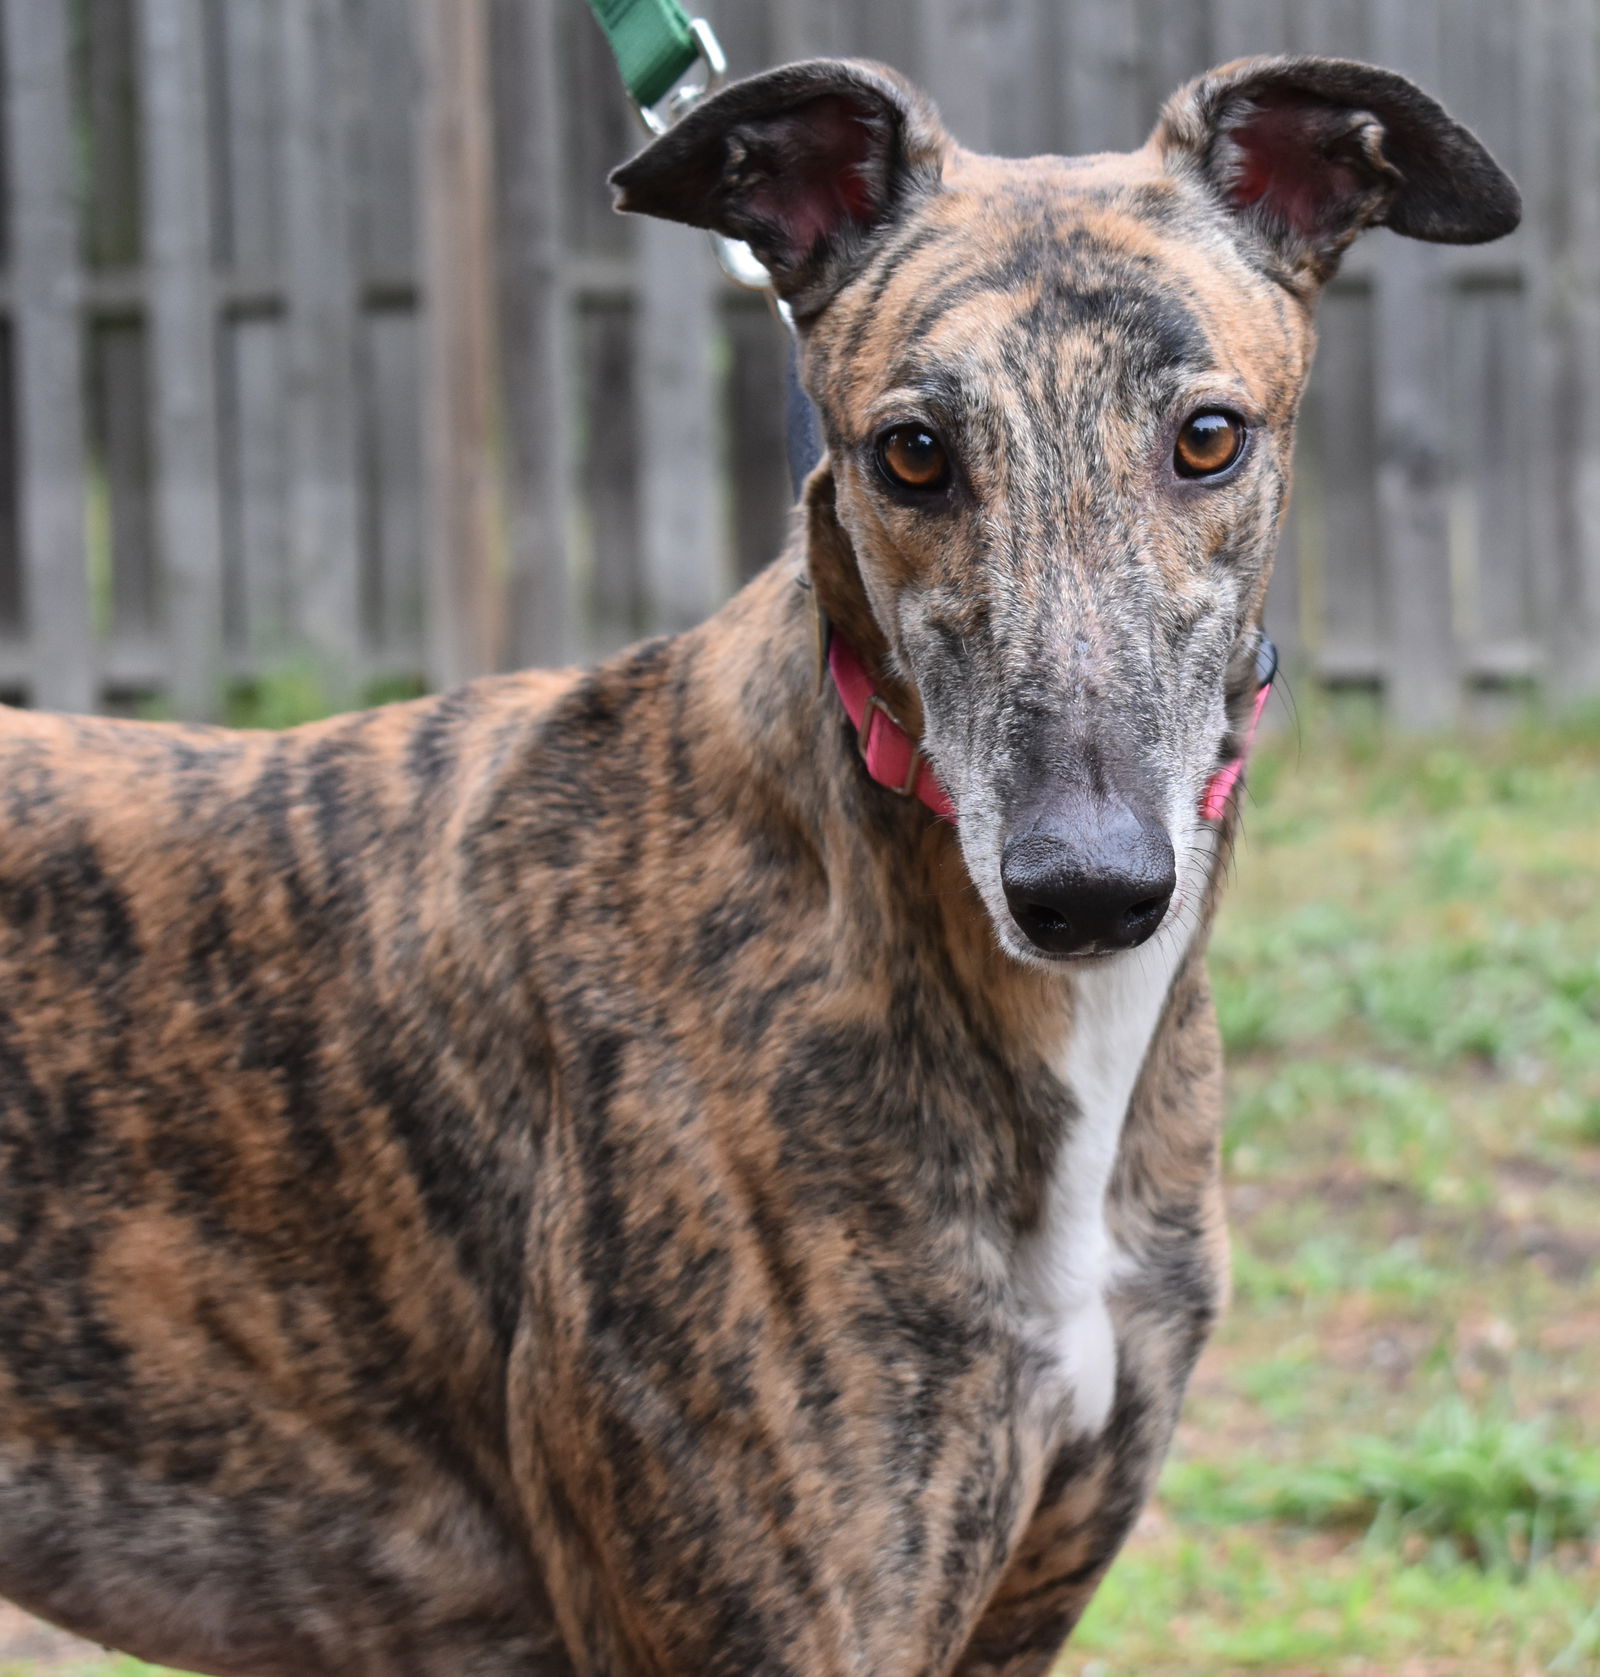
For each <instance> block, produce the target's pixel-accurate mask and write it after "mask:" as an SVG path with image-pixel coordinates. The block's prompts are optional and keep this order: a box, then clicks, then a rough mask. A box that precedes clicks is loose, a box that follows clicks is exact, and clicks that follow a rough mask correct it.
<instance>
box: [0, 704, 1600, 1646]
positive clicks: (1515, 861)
mask: <svg viewBox="0 0 1600 1677" xmlns="http://www.w3.org/2000/svg"><path fill="white" fill-rule="evenodd" d="M315 698H316V695H315V694H314V693H310V694H309V695H308V694H307V692H304V691H297V690H296V688H295V682H294V681H293V680H291V679H290V678H289V677H287V676H286V677H284V678H283V679H282V680H281V681H279V682H278V683H277V686H276V688H275V689H274V691H272V692H268V693H266V694H261V695H258V696H257V700H256V708H255V709H254V710H253V711H249V712H245V713H240V712H236V715H235V719H236V720H241V721H245V720H250V721H267V720H273V719H277V718H282V719H285V720H288V719H298V715H299V713H300V711H301V710H303V709H305V708H309V707H312V706H314V704H315ZM1235 874H1236V877H1235V881H1234V884H1233V888H1232V890H1231V893H1230V896H1229V898H1228V901H1227V903H1226V905H1225V907H1224V910H1223V915H1222V919H1221V922H1220V924H1219V927H1218V930H1217V934H1216V937H1215V940H1214V945H1213V958H1212V968H1213V973H1214V976H1215V980H1216V989H1217V995H1218V1002H1219V1009H1220V1013H1221V1018H1222V1024H1223V1030H1224V1033H1225V1037H1226V1040H1227V1046H1228V1054H1229V1078H1230V1087H1231V1094H1230V1113H1231V1116H1230V1121H1229V1128H1228V1134H1227V1138H1226V1143H1225V1149H1224V1156H1225V1165H1226V1171H1227V1177H1228V1182H1229V1192H1230V1199H1231V1214H1232V1223H1233V1230H1234V1279H1235V1296H1234V1303H1233V1307H1232V1311H1231V1314H1230V1315H1229V1317H1228V1319H1227V1321H1226V1322H1225V1323H1224V1325H1223V1327H1222V1329H1221V1331H1220V1332H1219V1334H1218V1336H1217V1340H1216V1342H1215V1344H1214V1345H1213V1347H1212V1348H1211V1350H1210V1351H1208V1353H1207V1355H1206V1356H1205V1358H1204V1359H1203V1360H1202V1363H1201V1365H1200V1368H1199V1370H1198V1371H1197V1373H1196V1377H1195V1380H1194V1383H1193V1386H1192V1388H1191V1392H1190V1396H1189V1401H1188V1403H1187V1405H1186V1408H1185V1413H1184V1419H1183V1421H1182V1423H1181V1425H1180V1428H1179V1435H1178V1439H1177V1442H1176V1445H1175V1449H1174V1452H1173V1458H1172V1461H1171V1463H1170V1464H1169V1466H1168V1469H1167V1472H1166V1474H1165V1475H1164V1477H1163V1480H1162V1483H1161V1487H1160V1491H1159V1493H1158V1496H1157V1498H1156V1500H1155V1502H1154V1504H1153V1505H1152V1508H1151V1510H1150V1512H1149V1514H1148V1515H1147V1516H1146V1518H1145V1519H1144V1521H1142V1522H1141V1525H1140V1528H1139V1530H1138V1532H1137V1533H1136V1534H1135V1536H1134V1538H1133V1539H1132V1541H1131V1542H1130V1544H1129V1546H1128V1549H1127V1551H1126V1553H1125V1554H1124V1555H1123V1556H1122V1558H1121V1559H1120V1560H1119V1561H1118V1562H1117V1564H1116V1565H1115V1566H1114V1567H1113V1568H1112V1571H1111V1574H1110V1576H1109V1578H1108V1579H1107V1581H1106V1583H1105V1585H1104V1586H1103V1588H1102V1589H1101V1591H1100V1594H1099V1595H1098V1596H1097V1598H1096V1599H1095V1602H1094V1604H1093V1606H1092V1607H1091V1608H1090V1611H1089V1613H1088V1616H1087V1617H1086V1619H1085V1621H1084V1623H1083V1625H1082V1626H1081V1627H1080V1630H1079V1633H1078V1635H1077V1636H1076V1637H1075V1638H1074V1640H1073V1642H1072V1644H1071V1645H1070V1648H1069V1651H1068V1652H1067V1653H1066V1654H1065V1655H1064V1656H1063V1659H1062V1661H1061V1662H1060V1665H1059V1667H1058V1672H1059V1674H1060V1677H1135V1674H1137V1677H1193V1674H1195V1673H1204V1674H1205V1677H1214V1674H1217V1673H1228V1672H1240V1673H1246V1672H1248V1673H1279V1674H1281V1677H1491V1674H1493V1677H1531V1674H1535V1673H1549V1674H1550V1677H1600V1216H1597V1209H1600V717H1597V718H1595V719H1593V720H1592V721H1591V722H1589V723H1588V724H1584V725H1573V726H1566V727H1561V728H1556V727H1543V728H1532V727H1530V728H1528V729H1526V730H1524V731H1521V732H1518V733H1512V734H1507V735H1505V736H1502V737H1497V738H1486V739H1479V740H1474V741H1463V742H1458V743H1453V744H1444V745H1441V744H1437V743H1434V744H1428V745H1404V744H1399V743H1396V742H1394V741H1392V740H1389V739H1386V738H1384V737H1383V735H1382V734H1381V733H1379V732H1377V731H1376V730H1373V729H1370V728H1363V727H1357V728H1355V729H1353V730H1351V729H1348V728H1347V729H1346V730H1345V731H1344V732H1342V733H1338V734H1336V733H1334V732H1332V731H1325V730H1323V729H1321V728H1320V727H1317V728H1311V729H1309V730H1308V732H1307V735H1306V738H1305V739H1304V741H1303V743H1301V744H1298V745H1296V744H1294V743H1291V742H1288V741H1282V740H1279V741H1275V742H1272V743H1270V744H1269V745H1268V746H1267V747H1265V748H1264V749H1263V751H1262V753H1261V756H1260V759H1259V761H1258V763H1257V764H1256V766H1255V769H1254V772H1253V777H1252V786H1251V801H1250V804H1249V810H1248V815H1247V821H1246V834H1245V840H1244V843H1243V845H1242V847H1241V851H1240V854H1239V857H1238V860H1237V865H1236V869H1235ZM43 1669H44V1668H43V1667H33V1668H30V1667H28V1666H26V1665H13V1666H10V1667H8V1666H6V1665H4V1664H3V1663H0V1677H38V1674H39V1673H40V1672H42V1671H43ZM51 1669H52V1670H53V1671H57V1672H59V1671H60V1670H63V1669H66V1668H64V1667H55V1668H51ZM73 1669H74V1670H76V1671H77V1672H78V1673H80V1677H135V1674H136V1673H139V1672H141V1671H145V1670H148V1668H144V1667H140V1666H138V1665H137V1664H136V1663H134V1662H132V1661H127V1660H122V1661H101V1662H99V1663H94V1662H90V1663H87V1664H83V1665H81V1666H78V1667H75V1668H73Z"/></svg>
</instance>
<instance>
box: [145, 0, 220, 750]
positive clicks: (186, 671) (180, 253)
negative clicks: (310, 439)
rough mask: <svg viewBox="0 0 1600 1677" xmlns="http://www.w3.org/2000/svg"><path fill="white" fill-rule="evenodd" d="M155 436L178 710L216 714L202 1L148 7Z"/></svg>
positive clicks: (212, 356) (216, 488)
mask: <svg viewBox="0 0 1600 1677" xmlns="http://www.w3.org/2000/svg"><path fill="white" fill-rule="evenodd" d="M141 23H142V39H141V47H142V51H141V62H142V66H143V81H144V118H145V121H144V151H145V160H146V162H145V183H146V190H145V199H146V203H147V205H148V228H147V232H146V249H147V256H148V261H149V270H148V272H149V281H148V284H149V298H150V304H149V307H150V334H149V339H148V341H149V343H150V345H151V346H152V348H153V350H154V357H153V359H154V362H155V372H154V392H153V409H152V415H151V429H152V434H153V437H154V442H155V451H156V460H157V466H158V470H157V475H156V517H157V527H158V531H159V545H160V554H161V564H162V572H163V580H164V585H165V596H166V606H167V624H168V655H169V658H170V660H171V663H170V668H171V671H172V677H171V683H172V684H171V689H170V696H171V701H172V706H173V709H174V710H175V711H177V712H178V714H180V715H182V716H194V717H205V716H211V715H214V714H215V713H216V711H217V709H218V705H219V701H220V698H221V693H222V687H223V682H224V674H225V661H224V647H223V621H222V496H221V477H220V462H219V459H218V453H217V422H218V413H217V388H218V370H217V310H216V298H215V287H214V285H213V282H212V259H213V253H214V249H215V245H214V238H213V229H212V225H211V205H212V192H211V180H210V171H209V169H208V167H207V161H208V156H209V151H208V147H207V145H206V136H207V132H208V111H207V103H206V63H205V33H204V30H205V20H204V16H203V10H202V0H142V7H141Z"/></svg>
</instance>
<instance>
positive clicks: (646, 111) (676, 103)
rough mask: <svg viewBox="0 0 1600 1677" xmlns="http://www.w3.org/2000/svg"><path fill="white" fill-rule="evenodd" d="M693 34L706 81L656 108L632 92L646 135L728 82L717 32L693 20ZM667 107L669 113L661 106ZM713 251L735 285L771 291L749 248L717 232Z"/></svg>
mask: <svg viewBox="0 0 1600 1677" xmlns="http://www.w3.org/2000/svg"><path fill="white" fill-rule="evenodd" d="M689 33H690V35H691V36H692V37H693V38H694V44H695V51H696V54H697V61H698V64H700V65H703V66H704V67H705V75H704V76H703V78H700V79H697V80H695V81H685V82H682V83H680V84H679V85H678V86H677V87H675V88H673V89H672V90H671V92H669V93H668V94H667V96H666V98H665V99H664V100H658V101H657V102H656V104H654V105H641V104H640V103H639V101H638V100H637V99H635V98H634V97H633V94H632V93H631V92H630V93H629V94H628V102H629V103H630V104H631V105H632V106H633V108H634V111H635V112H636V113H637V115H638V118H639V121H640V122H642V123H643V124H644V128H645V132H646V133H648V134H651V135H654V136H656V137H658V138H659V136H661V135H662V134H665V133H666V131H667V130H668V129H669V128H670V127H672V125H673V124H674V123H675V122H677V121H678V120H679V119H680V118H681V117H683V116H684V115H686V114H687V113H688V112H689V111H692V110H693V109H694V107H695V106H696V105H698V104H699V103H700V101H701V100H702V99H706V98H709V97H710V95H711V94H713V93H715V92H716V91H717V89H718V88H719V87H721V86H722V84H723V83H724V82H725V81H726V80H727V79H728V59H727V55H726V54H725V53H724V52H723V50H722V43H721V42H720V41H719V40H718V39H717V32H716V30H714V29H713V28H712V27H711V25H710V24H709V23H708V22H707V21H706V19H705V18H703V17H697V18H691V19H690V20H689ZM662 105H665V107H666V111H665V114H664V115H663V114H662V110H661V106H662ZM710 237H711V248H712V249H713V250H714V251H716V253H717V262H718V264H719V265H720V266H721V268H722V271H723V273H724V274H726V275H727V276H728V278H729V279H731V280H732V281H733V283H734V284H735V285H742V286H743V287H744V288H745V289H746V290H747V291H770V290H771V289H772V277H771V275H769V274H768V273H767V270H766V269H765V268H764V267H763V266H762V265H761V263H760V262H759V261H758V260H757V258H756V255H755V253H754V252H753V251H752V250H751V249H750V247H749V245H747V244H744V243H743V242H742V241H740V240H738V239H730V238H728V237H727V235H726V234H723V233H713V234H711V235H710Z"/></svg>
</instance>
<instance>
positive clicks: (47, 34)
mask: <svg viewBox="0 0 1600 1677" xmlns="http://www.w3.org/2000/svg"><path fill="white" fill-rule="evenodd" d="M0 19H3V59H4V66H5V76H6V89H5V92H6V98H5V107H6V111H5V114H6V124H7V133H6V142H7V144H6V149H7V152H8V154H9V159H10V163H11V240H10V254H11V293H12V295H11V322H12V331H13V333H14V344H15V373H16V378H15V383H14V386H13V389H14V393H15V403H16V416H17V443H18V466H19V481H18V484H17V490H18V497H17V498H18V514H19V516H18V526H19V530H20V535H21V543H22V554H23V580H24V589H25V592H24V601H25V609H26V613H27V625H28V639H29V653H30V659H29V662H30V665H31V670H32V681H31V698H32V701H33V703H34V704H37V705H42V706H45V707H47V708H49V709H52V710H92V709H93V708H94V707H95V705H96V704H97V703H98V702H99V698H100V692H99V685H98V681H97V676H96V668H97V665H98V662H99V660H98V656H97V648H96V644H95V633H94V621H93V615H92V612H91V605H90V598H89V568H88V553H87V531H86V527H85V492H86V488H87V482H88V479H87V475H86V474H87V465H88V462H87V459H86V455H85V449H84V411H83V387H84V380H83V372H84V359H83V323H82V295H83V286H82V277H83V276H82V270H81V267H80V261H79V258H80V248H81V246H80V237H79V216H78V212H79V206H80V199H79V193H78V181H77V169H76V163H77V154H76V140H75V136H74V133H73V117H72V111H71V106H70V102H69V89H70V87H71V78H70V62H69V42H68V35H67V8H66V7H65V6H54V5H49V6H34V5H24V4H18V0H10V3H9V4H7V5H6V6H5V7H4V8H3V10H0Z"/></svg>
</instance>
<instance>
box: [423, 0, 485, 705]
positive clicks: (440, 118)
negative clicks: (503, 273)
mask: <svg viewBox="0 0 1600 1677" xmlns="http://www.w3.org/2000/svg"><path fill="white" fill-rule="evenodd" d="M417 17H418V21H419V24H420V29H421V35H420V43H421V48H422V52H421V62H422V84H423V147H422V197H423V215H422V243H423V271H424V291H425V294H426V296H427V299H428V309H427V316H426V321H427V327H426V349H425V354H424V375H423V382H424V397H423V411H424V415H425V420H424V425H425V434H426V438H427V446H428V483H429V492H430V513H429V519H428V530H429V538H430V539H429V543H428V549H427V567H428V578H429V588H428V674H429V676H430V678H431V679H432V680H433V681H434V682H436V683H437V684H439V685H441V686H449V685H451V684H452V683H454V682H458V681H464V680H466V679H468V678H469V677H471V676H474V675H479V674H481V673H482V672H483V671H485V670H491V669H494V668H495V667H496V666H497V664H498V662H499V646H500V630H501V627H502V623H503V618H502V616H501V613H500V610H499V605H500V601H499V598H498V591H497V589H496V586H495V583H496V578H495V562H496V552H495V549H496V545H497V539H498V532H497V523H498V508H497V506H496V500H495V484H494V434H493V424H494V364H495V347H494V258H493V253H492V250H491V247H490V215H491V194H492V186H491V178H490V169H491V140H490V130H489V113H488V99H489V73H488V56H487V55H488V17H487V12H486V10H485V7H484V0H419V3H418V6H417Z"/></svg>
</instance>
